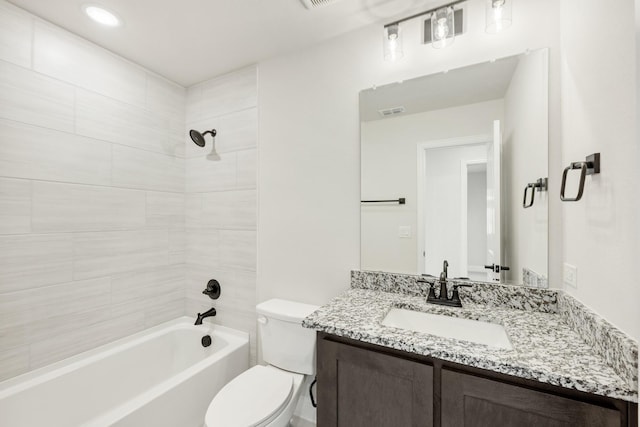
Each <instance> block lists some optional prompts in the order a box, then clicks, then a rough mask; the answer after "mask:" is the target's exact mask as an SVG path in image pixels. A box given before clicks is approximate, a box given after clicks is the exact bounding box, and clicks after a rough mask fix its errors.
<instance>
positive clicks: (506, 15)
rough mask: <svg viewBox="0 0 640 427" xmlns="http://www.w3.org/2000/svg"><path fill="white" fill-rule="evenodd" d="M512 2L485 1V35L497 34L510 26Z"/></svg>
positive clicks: (500, 0) (506, 0)
mask: <svg viewBox="0 0 640 427" xmlns="http://www.w3.org/2000/svg"><path fill="white" fill-rule="evenodd" d="M512 5H513V0H486V13H487V25H486V27H485V31H486V32H487V34H497V33H499V32H500V31H502V30H504V29H506V28H508V27H509V26H511V6H512Z"/></svg>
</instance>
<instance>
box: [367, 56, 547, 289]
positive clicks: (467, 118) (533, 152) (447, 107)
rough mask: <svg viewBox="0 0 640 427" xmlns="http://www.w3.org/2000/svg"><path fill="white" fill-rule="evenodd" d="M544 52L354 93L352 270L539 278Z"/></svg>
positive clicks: (541, 281)
mask: <svg viewBox="0 0 640 427" xmlns="http://www.w3.org/2000/svg"><path fill="white" fill-rule="evenodd" d="M548 56H549V53H548V50H547V49H541V50H538V51H534V52H530V53H526V54H522V55H517V56H512V57H508V58H503V59H500V60H496V61H492V62H487V63H481V64H476V65H471V66H468V67H464V68H459V69H456V70H450V71H448V72H443V73H439V74H433V75H429V76H423V77H419V78H416V79H412V80H408V81H405V82H402V83H396V84H390V85H387V86H382V87H377V88H374V89H367V90H364V91H362V92H361V94H360V120H361V162H362V164H361V173H362V176H361V200H363V201H369V203H362V204H361V248H360V253H361V265H360V268H361V269H362V270H380V271H387V272H394V273H410V274H432V275H434V276H438V275H439V273H440V270H441V268H442V262H443V260H445V259H446V260H448V261H449V277H466V278H469V279H470V280H473V281H491V282H498V281H499V282H504V283H512V284H525V285H527V286H535V287H547V240H548V239H547V237H548V236H547V233H548V232H547V229H548V198H547V193H546V185H545V186H541V185H537V186H535V184H536V183H540V182H545V183H546V181H541V180H545V179H546V178H547V176H548V164H547V163H548V160H547V159H548V154H547V153H548ZM527 188H528V195H526V194H525V189H527ZM532 191H534V192H535V194H534V197H533V200H534V202H533V205H531V206H529V205H530V201H531V200H532V197H531V196H532V195H531V192H532ZM400 198H404V199H405V203H404V204H400V203H398V202H397V201H396V202H380V203H371V201H377V200H380V201H385V200H398V199H400ZM523 198H526V199H525V200H523Z"/></svg>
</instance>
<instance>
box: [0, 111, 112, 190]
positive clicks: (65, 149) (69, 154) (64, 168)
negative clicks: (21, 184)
mask: <svg viewBox="0 0 640 427" xmlns="http://www.w3.org/2000/svg"><path fill="white" fill-rule="evenodd" d="M0 140H1V141H2V144H0V175H3V176H7V177H15V178H30V179H39V180H51V181H65V182H77V183H84V184H100V185H109V184H110V182H111V144H108V143H105V142H101V141H96V140H93V139H89V138H84V137H79V136H76V135H72V134H68V133H64V132H57V131H54V130H49V129H43V128H39V127H35V126H28V125H24V124H21V123H16V122H11V121H7V120H0Z"/></svg>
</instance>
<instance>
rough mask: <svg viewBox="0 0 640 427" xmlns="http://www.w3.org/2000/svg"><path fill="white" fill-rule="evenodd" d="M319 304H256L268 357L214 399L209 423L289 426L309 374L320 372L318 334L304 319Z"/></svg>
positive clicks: (218, 426)
mask: <svg viewBox="0 0 640 427" xmlns="http://www.w3.org/2000/svg"><path fill="white" fill-rule="evenodd" d="M317 309H318V307H317V306H314V305H309V304H302V303H299V302H294V301H287V300H283V299H271V300H268V301H265V302H263V303H260V304H258V305H257V306H256V312H257V313H258V334H259V336H260V339H261V343H262V356H263V359H264V361H265V362H266V363H268V365H267V366H260V365H258V366H254V367H253V368H251V369H249V370H247V371H245V372H243V373H242V374H240V375H238V376H237V377H236V378H234V379H233V380H231V381H230V382H229V383H228V384H227V385H225V386H224V387H223V388H222V389H221V390H220V391H219V392H218V394H217V395H216V396H215V397H214V398H213V400H212V401H211V404H210V405H209V408H208V409H207V414H206V415H205V427H285V426H287V425H289V421H290V420H291V417H292V416H293V411H294V410H295V408H296V405H297V403H298V398H299V397H300V396H301V395H303V396H304V395H306V394H305V392H304V390H302V385H303V383H304V379H305V377H306V376H311V375H314V374H315V367H316V360H315V358H316V351H315V350H316V334H315V331H314V330H312V329H305V328H303V327H302V325H301V323H302V319H304V318H305V317H307V316H308V315H309V314H311V313H312V312H314V311H315V310H317Z"/></svg>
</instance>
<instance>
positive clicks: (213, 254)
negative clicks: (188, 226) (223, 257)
mask: <svg viewBox="0 0 640 427" xmlns="http://www.w3.org/2000/svg"><path fill="white" fill-rule="evenodd" d="M219 246H220V237H219V232H218V230H187V249H186V262H187V263H190V264H196V265H203V266H209V267H218V266H219V265H220V251H219Z"/></svg>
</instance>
